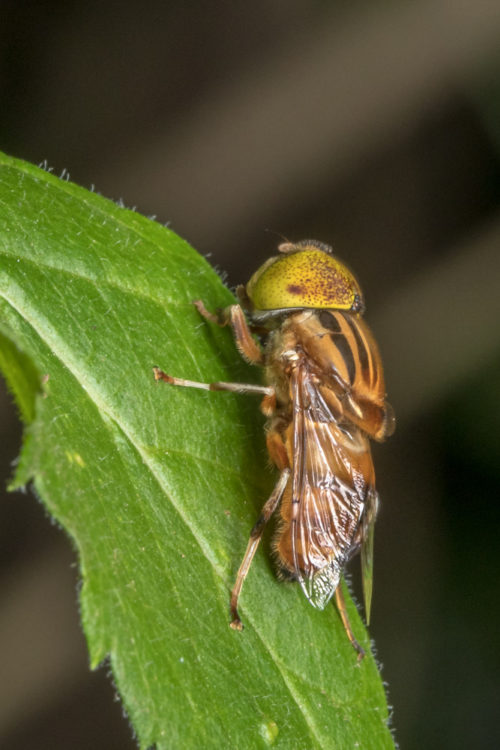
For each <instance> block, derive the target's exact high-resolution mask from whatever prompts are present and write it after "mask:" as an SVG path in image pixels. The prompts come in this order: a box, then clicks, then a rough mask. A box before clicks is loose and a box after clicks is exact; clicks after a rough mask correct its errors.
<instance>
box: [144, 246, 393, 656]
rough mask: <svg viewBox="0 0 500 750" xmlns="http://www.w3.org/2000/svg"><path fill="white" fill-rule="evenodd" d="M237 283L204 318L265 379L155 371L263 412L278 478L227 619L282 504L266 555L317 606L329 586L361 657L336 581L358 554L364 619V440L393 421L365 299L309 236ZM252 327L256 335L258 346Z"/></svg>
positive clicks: (368, 468)
mask: <svg viewBox="0 0 500 750" xmlns="http://www.w3.org/2000/svg"><path fill="white" fill-rule="evenodd" d="M278 249H279V252H280V255H279V256H276V257H272V258H270V259H269V260H268V261H267V262H266V263H264V265H263V266H261V267H260V268H259V269H258V271H257V272H256V273H255V274H254V275H253V276H252V278H251V279H250V281H249V282H248V284H247V285H246V286H245V287H243V286H241V287H238V290H237V294H238V297H239V301H240V304H235V305H231V306H230V307H228V308H226V309H224V310H221V311H219V313H218V314H217V315H214V314H212V313H210V312H208V311H207V310H206V309H205V306H204V305H203V303H202V302H201V301H197V302H195V303H194V304H195V305H196V307H197V308H198V310H199V312H200V313H201V315H202V316H203V317H204V318H206V319H207V320H209V321H211V322H213V323H217V324H219V325H222V326H224V325H227V324H229V325H231V327H232V330H233V335H234V338H235V342H236V346H237V347H238V350H239V351H240V354H241V355H242V356H243V358H244V359H246V360H247V361H248V362H249V363H251V364H256V365H263V366H264V368H265V373H266V379H267V385H266V386H256V385H247V384H242V383H222V382H219V383H198V382H195V381H191V380H183V379H181V378H176V377H172V376H171V375H167V374H166V373H164V372H163V371H162V370H160V369H159V368H155V369H154V373H155V378H156V380H163V381H165V382H167V383H170V384H172V385H182V386H188V387H194V388H204V389H207V390H213V391H236V392H238V393H258V394H262V395H263V396H264V398H263V400H262V403H261V410H262V412H263V413H264V414H265V415H266V417H267V418H268V422H267V428H266V440H267V449H268V452H269V456H270V458H271V460H272V462H273V463H274V464H275V465H276V467H277V468H278V469H279V471H280V476H279V479H278V482H277V484H276V486H275V488H274V490H273V492H272V494H271V496H270V497H269V499H268V500H267V502H266V503H265V505H264V507H263V509H262V512H261V514H260V516H259V518H258V520H257V522H256V524H255V526H254V527H253V529H252V531H251V533H250V539H249V542H248V546H247V550H246V552H245V556H244V558H243V562H242V563H241V566H240V568H239V570H238V574H237V577H236V582H235V585H234V587H233V590H232V593H231V615H232V621H231V627H232V628H234V629H236V630H241V629H242V627H243V626H242V623H241V620H240V617H239V614H238V598H239V595H240V592H241V589H242V586H243V582H244V580H245V578H246V576H247V573H248V571H249V568H250V565H251V562H252V559H253V557H254V555H255V552H256V550H257V547H258V545H259V542H260V539H261V537H262V533H263V531H264V527H265V526H266V524H267V522H268V521H269V519H270V517H271V516H272V514H273V513H274V511H275V510H276V508H277V507H278V505H279V506H280V515H281V518H280V523H279V527H278V530H277V533H276V537H275V540H274V551H275V554H276V557H277V560H278V563H279V567H280V570H281V572H282V573H283V575H284V577H287V578H291V579H294V580H298V581H299V583H300V585H301V587H302V589H303V591H304V593H305V595H306V597H307V599H308V600H309V602H310V603H311V604H312V605H313V606H314V607H316V608H318V609H323V608H324V607H325V606H326V605H327V603H328V602H329V601H330V599H331V598H332V596H333V595H334V594H335V599H336V603H337V607H338V611H339V614H340V617H341V619H342V622H343V625H344V628H345V630H346V633H347V636H348V638H349V640H350V641H351V643H352V645H353V646H354V648H355V649H356V650H357V652H358V658H362V656H363V655H364V651H363V649H362V648H361V646H360V645H359V643H358V642H357V641H356V638H355V637H354V634H353V631H352V628H351V625H350V622H349V619H348V616H347V610H346V607H345V601H344V597H343V593H342V588H341V585H339V584H340V581H341V577H342V574H343V570H344V568H345V566H346V564H347V562H348V561H349V560H350V558H351V557H353V555H355V554H356V553H357V552H359V551H360V552H361V567H362V579H363V594H364V600H365V611H366V619H367V622H369V619H370V606H371V597H372V581H373V577H372V576H373V526H374V521H375V517H376V515H377V508H378V495H377V492H376V490H375V473H374V469H373V463H372V457H371V452H370V442H369V438H374V439H375V440H379V441H380V440H384V438H386V437H388V436H389V435H391V434H392V432H393V431H394V426H395V420H394V414H393V411H392V409H391V407H390V405H389V404H388V403H387V402H386V401H385V384H384V374H383V369H382V362H381V359H380V354H379V351H378V348H377V345H376V343H375V340H374V338H373V336H372V334H371V332H370V330H369V328H368V326H367V325H366V323H365V322H364V321H363V319H362V317H361V315H362V313H363V310H364V303H363V296H362V293H361V289H360V287H359V285H358V282H357V281H356V279H355V278H354V276H353V275H352V273H351V272H350V271H349V270H348V268H346V266H345V265H343V264H342V263H341V262H340V261H339V260H338V259H337V258H335V257H334V256H333V255H332V250H331V248H330V247H329V246H327V245H324V244H322V243H320V242H316V241H315V240H303V241H301V242H296V243H291V242H285V243H283V244H281V245H280V246H279V248H278ZM254 335H255V336H257V337H258V339H259V341H260V343H257V341H256V339H255V338H254Z"/></svg>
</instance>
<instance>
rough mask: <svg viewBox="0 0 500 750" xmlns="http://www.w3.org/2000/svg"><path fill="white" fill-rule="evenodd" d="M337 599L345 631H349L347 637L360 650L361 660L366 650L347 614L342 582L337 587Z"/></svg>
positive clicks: (359, 659) (359, 658)
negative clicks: (357, 638) (355, 633)
mask: <svg viewBox="0 0 500 750" xmlns="http://www.w3.org/2000/svg"><path fill="white" fill-rule="evenodd" d="M335 601H336V603H337V609H338V611H339V615H340V619H341V620H342V625H343V626H344V629H345V632H346V633H347V637H348V638H349V640H350V641H351V643H352V645H353V647H354V648H355V649H356V651H357V652H358V661H361V659H362V658H363V657H364V655H365V651H364V649H363V648H361V646H360V645H359V643H358V642H357V640H356V638H355V637H354V633H353V632H352V627H351V623H350V622H349V616H348V614H347V608H346V606H345V599H344V594H343V592H342V583H341V582H339V585H338V586H337V588H336V589H335Z"/></svg>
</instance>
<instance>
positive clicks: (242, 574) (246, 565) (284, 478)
mask: <svg viewBox="0 0 500 750" xmlns="http://www.w3.org/2000/svg"><path fill="white" fill-rule="evenodd" d="M289 476H290V469H288V468H287V469H283V471H282V472H281V474H280V478H279V479H278V482H277V484H276V487H275V488H274V490H273V491H272V494H271V496H270V497H269V499H268V500H267V501H266V503H265V505H264V507H263V508H262V512H261V514H260V516H259V518H258V520H257V523H256V524H255V526H254V527H253V529H252V531H251V532H250V539H249V540H248V546H247V549H246V552H245V556H244V558H243V562H242V563H241V565H240V568H239V570H238V574H237V576H236V582H235V584H234V587H233V590H232V591H231V617H232V619H231V627H232V628H233V630H243V625H242V623H241V620H240V616H239V614H238V598H239V595H240V593H241V588H242V586H243V581H244V580H245V578H246V576H247V573H248V571H249V569H250V565H251V564H252V560H253V556H254V555H255V552H256V551H257V547H258V546H259V542H260V540H261V538H262V534H263V531H264V528H265V526H266V524H267V522H268V521H269V519H270V518H271V516H272V514H273V513H274V511H275V510H276V507H277V505H278V503H279V501H280V500H281V496H282V495H283V492H284V490H285V487H286V485H287V482H288V478H289Z"/></svg>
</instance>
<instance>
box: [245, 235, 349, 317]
mask: <svg viewBox="0 0 500 750" xmlns="http://www.w3.org/2000/svg"><path fill="white" fill-rule="evenodd" d="M279 249H280V250H281V252H283V253H285V254H284V255H282V256H278V257H275V258H270V259H269V260H268V261H266V263H264V265H263V266H261V267H260V268H259V270H258V271H256V272H255V273H254V275H253V276H252V278H251V279H250V281H249V282H248V284H247V286H246V292H247V295H248V297H249V298H250V300H251V301H252V303H253V306H254V308H255V309H256V310H282V309H288V308H295V307H300V308H303V307H310V308H314V309H325V308H327V309H330V310H347V311H350V312H360V311H362V310H363V295H362V292H361V289H360V287H359V284H358V282H357V281H356V279H355V278H354V276H353V275H352V273H351V272H350V271H349V269H348V268H346V266H344V264H343V263H341V262H340V261H339V260H337V258H335V257H334V256H333V255H331V254H330V252H329V248H328V246H326V245H321V244H320V243H316V242H314V241H313V240H307V241H304V242H299V243H295V244H291V243H285V244H284V245H280V248H279Z"/></svg>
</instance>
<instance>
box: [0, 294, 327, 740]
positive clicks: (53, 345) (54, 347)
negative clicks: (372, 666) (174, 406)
mask: <svg viewBox="0 0 500 750" xmlns="http://www.w3.org/2000/svg"><path fill="white" fill-rule="evenodd" d="M2 297H3V298H4V299H5V300H6V302H7V303H8V304H9V305H10V306H11V307H12V309H13V310H15V311H16V312H17V314H18V315H20V316H21V317H22V318H23V319H24V320H25V321H26V322H27V323H28V324H29V325H30V326H31V328H32V329H33V330H34V331H35V332H36V333H37V335H38V336H39V338H40V340H41V341H43V342H44V344H45V345H46V346H47V347H48V348H49V350H50V351H51V352H52V353H53V355H54V356H55V357H56V358H57V359H58V360H59V362H61V363H62V364H63V365H64V367H66V368H67V369H68V370H69V372H71V374H72V375H73V377H74V378H75V380H76V382H78V383H79V384H80V386H81V387H82V388H84V390H85V393H86V394H87V395H88V397H89V398H90V399H91V401H92V402H93V404H94V405H95V406H96V408H97V409H98V410H99V411H102V412H103V413H104V414H106V415H107V417H108V418H109V419H110V420H111V421H112V422H113V423H114V424H115V425H116V427H117V428H118V429H119V430H120V431H121V432H122V433H123V434H124V435H125V437H126V438H127V440H128V441H129V443H130V445H131V446H132V447H133V448H134V449H135V450H136V451H137V453H138V454H139V455H140V456H141V458H142V459H143V462H144V464H145V466H147V468H148V469H149V471H150V472H151V476H152V477H153V478H154V480H155V482H156V483H157V485H158V487H159V488H160V489H161V491H162V492H163V493H164V494H165V495H166V497H167V498H168V500H169V502H170V504H171V506H172V507H173V508H174V510H175V511H176V513H177V514H178V515H179V517H180V519H181V520H182V522H183V523H184V524H185V526H186V528H187V529H189V532H190V533H191V535H192V537H193V538H194V540H195V542H196V543H197V545H198V547H199V548H200V550H201V552H202V554H203V556H204V557H205V559H206V560H207V561H208V563H209V564H210V565H211V566H212V568H213V570H214V572H215V574H216V575H217V577H218V578H219V579H220V580H221V581H222V582H223V583H225V576H224V574H223V571H222V568H221V567H220V566H219V565H218V564H217V561H216V560H215V558H214V557H213V556H212V554H211V551H210V545H209V544H208V543H207V542H206V541H204V538H203V535H202V534H199V532H198V530H196V529H193V528H192V527H191V524H190V523H189V521H188V519H187V517H186V515H185V514H184V513H183V511H182V509H181V508H180V507H179V506H178V505H177V503H175V502H174V500H173V499H172V493H171V488H170V486H169V485H168V483H167V482H166V481H165V480H164V478H163V476H162V474H161V473H158V472H157V471H156V462H155V461H154V459H152V457H151V456H150V454H148V452H147V451H146V450H144V448H143V446H142V444H141V442H140V440H138V439H137V437H136V436H135V433H134V431H133V430H132V429H131V428H129V429H127V428H126V426H125V425H123V426H122V424H121V420H120V419H119V418H118V417H117V416H116V415H115V413H114V410H113V408H112V407H110V405H109V404H108V403H107V401H106V400H105V399H103V398H101V397H100V394H99V393H98V392H96V391H95V390H94V388H92V387H90V388H89V387H87V386H86V385H84V382H83V380H82V378H81V377H80V369H81V370H82V371H83V370H84V368H79V367H78V366H77V363H76V362H73V361H71V359H67V360H66V359H64V351H65V347H64V346H60V345H58V340H57V338H58V337H56V338H55V339H54V340H52V339H51V338H50V336H46V335H44V330H43V326H42V327H39V326H37V325H36V322H35V321H36V319H37V316H34V315H33V314H32V315H31V316H30V314H29V312H28V311H27V310H26V309H23V308H22V307H20V306H19V305H17V304H16V303H15V301H14V300H12V299H10V298H9V297H8V296H7V295H2ZM38 320H41V317H40V316H38ZM47 330H49V329H47ZM153 511H154V513H155V514H156V512H157V511H156V508H153ZM243 610H244V607H243ZM246 617H247V618H248V619H249V620H250V621H251V622H252V626H253V627H254V630H255V632H256V633H257V635H258V637H259V640H260V641H261V643H262V645H263V647H264V648H265V650H266V651H267V653H268V654H269V656H270V658H271V660H272V662H273V664H274V665H275V666H276V669H277V670H278V672H279V673H280V675H281V678H282V680H283V684H284V685H285V687H286V689H287V690H288V692H289V694H290V697H291V698H292V700H293V701H294V703H295V704H296V705H297V708H298V709H299V711H300V713H301V714H302V716H303V717H304V721H305V723H306V725H307V727H308V728H309V729H310V731H311V735H312V736H313V737H314V738H315V740H316V741H317V743H318V745H319V746H321V743H320V739H319V737H318V733H317V728H316V726H315V723H314V721H313V720H312V718H311V717H310V716H309V712H308V711H306V710H305V709H304V707H303V706H302V705H301V703H300V701H299V700H298V698H297V696H296V695H295V691H294V690H293V688H292V686H291V685H290V684H289V681H288V679H287V677H286V675H285V674H284V670H283V668H282V666H281V664H280V662H279V660H277V659H276V658H275V655H274V652H273V650H272V648H271V646H270V644H268V643H267V642H266V641H265V640H264V637H263V635H262V633H261V632H260V629H259V628H258V627H256V625H255V621H254V619H253V617H252V616H251V615H249V614H248V613H247V614H246Z"/></svg>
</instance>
